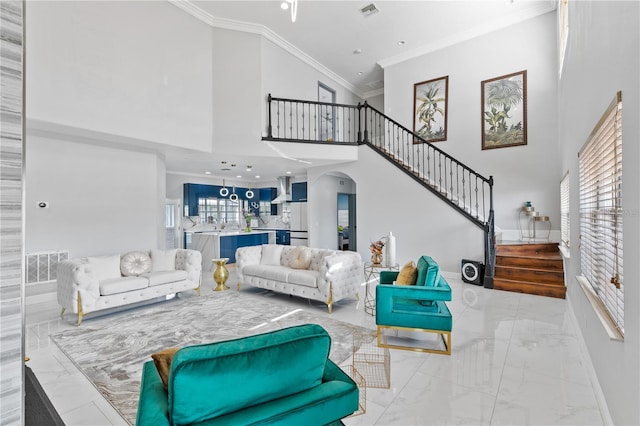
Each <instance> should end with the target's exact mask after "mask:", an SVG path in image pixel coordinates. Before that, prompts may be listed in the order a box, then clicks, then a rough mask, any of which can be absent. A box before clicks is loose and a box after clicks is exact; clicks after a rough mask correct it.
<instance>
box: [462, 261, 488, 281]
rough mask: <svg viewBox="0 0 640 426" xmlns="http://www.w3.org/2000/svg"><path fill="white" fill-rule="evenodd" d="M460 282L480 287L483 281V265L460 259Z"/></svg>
mask: <svg viewBox="0 0 640 426" xmlns="http://www.w3.org/2000/svg"><path fill="white" fill-rule="evenodd" d="M461 269H462V281H464V282H465V283H469V284H474V285H482V282H483V281H484V264H483V263H481V262H477V261H475V260H467V259H462V268H461Z"/></svg>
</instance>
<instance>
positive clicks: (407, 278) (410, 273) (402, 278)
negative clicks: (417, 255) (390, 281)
mask: <svg viewBox="0 0 640 426" xmlns="http://www.w3.org/2000/svg"><path fill="white" fill-rule="evenodd" d="M417 278H418V268H417V267H416V264H415V263H414V262H413V260H412V261H411V262H409V263H407V264H406V265H404V266H403V267H402V269H400V272H399V273H398V276H397V277H396V284H398V285H415V283H416V279H417Z"/></svg>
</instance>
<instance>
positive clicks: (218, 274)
mask: <svg viewBox="0 0 640 426" xmlns="http://www.w3.org/2000/svg"><path fill="white" fill-rule="evenodd" d="M228 261H229V259H228V258H222V259H213V263H215V264H216V270H215V271H213V280H214V281H215V282H216V283H217V284H218V286H217V287H216V288H214V289H213V291H224V290H229V287H227V286H226V285H225V283H226V282H227V278H229V270H228V269H227V267H226V266H225V264H226V263H227V262H228Z"/></svg>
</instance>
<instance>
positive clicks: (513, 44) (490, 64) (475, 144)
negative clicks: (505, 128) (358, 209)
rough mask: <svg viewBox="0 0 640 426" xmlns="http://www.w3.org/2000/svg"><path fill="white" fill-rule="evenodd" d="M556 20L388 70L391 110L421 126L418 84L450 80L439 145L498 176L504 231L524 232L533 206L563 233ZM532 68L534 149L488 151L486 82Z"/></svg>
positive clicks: (527, 25) (398, 118) (530, 129)
mask: <svg viewBox="0 0 640 426" xmlns="http://www.w3.org/2000/svg"><path fill="white" fill-rule="evenodd" d="M555 52H556V15H555V13H549V14H546V15H543V16H540V17H537V18H534V19H531V20H529V21H525V22H522V23H519V24H517V25H515V26H511V27H508V28H505V29H503V30H500V31H496V32H494V33H490V34H487V35H484V36H481V37H478V38H475V39H472V40H469V41H466V42H463V43H460V44H457V45H454V46H451V47H449V48H446V49H442V50H438V51H436V52H433V53H430V54H427V55H424V56H421V57H418V58H415V59H412V60H407V61H405V62H402V63H399V64H396V65H393V66H389V67H387V68H386V69H385V84H384V106H385V113H386V114H387V115H388V116H390V117H391V118H393V119H394V120H396V121H398V122H400V123H401V124H403V125H404V126H406V127H407V128H409V129H411V128H412V126H413V85H414V83H417V82H421V81H425V80H429V79H432V78H438V77H442V76H446V75H448V76H449V97H448V129H447V133H448V134H447V138H448V140H447V141H446V142H437V143H436V144H435V145H436V146H437V147H438V148H440V149H443V150H444V151H445V152H447V153H448V154H450V155H452V156H453V157H455V158H456V159H458V160H459V161H462V162H463V163H465V164H466V165H468V166H469V167H471V168H472V169H474V170H476V171H477V172H478V173H480V174H482V175H484V176H486V177H489V176H490V175H493V176H494V179H495V186H494V196H495V213H496V226H498V227H500V228H502V229H517V228H518V226H517V218H518V211H519V210H518V209H519V207H520V206H522V203H523V202H524V201H532V202H533V205H534V206H535V207H536V209H537V210H539V211H540V212H541V214H544V215H548V216H550V218H551V223H552V225H553V228H554V229H559V226H560V225H559V224H560V213H559V212H560V204H559V198H560V195H559V182H560V179H561V177H562V176H561V174H560V171H559V167H558V164H559V160H558V147H557V135H556V128H557V117H556V116H557V106H556V104H555V102H554V99H555V96H556V88H557V78H556V70H557V67H556V62H557V61H556V53H555ZM521 70H527V90H528V98H527V100H528V117H527V120H528V121H527V124H528V126H527V127H528V129H527V130H528V144H527V145H526V146H517V147H509V148H500V149H492V150H485V151H482V149H481V141H482V135H481V132H482V130H481V100H480V98H481V95H480V93H481V92H480V89H481V81H483V80H487V79H490V78H494V77H498V76H501V75H505V74H510V73H513V72H516V71H521Z"/></svg>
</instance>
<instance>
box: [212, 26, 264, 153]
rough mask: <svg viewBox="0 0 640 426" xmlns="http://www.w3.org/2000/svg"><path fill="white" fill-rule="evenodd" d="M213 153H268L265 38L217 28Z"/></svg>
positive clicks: (215, 29)
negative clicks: (264, 134)
mask: <svg viewBox="0 0 640 426" xmlns="http://www.w3.org/2000/svg"><path fill="white" fill-rule="evenodd" d="M212 31H213V57H214V61H213V74H212V80H213V94H212V97H213V102H214V110H213V116H212V119H213V129H214V137H213V152H214V153H218V152H220V153H225V152H232V153H236V154H237V153H239V152H243V151H246V150H247V149H250V150H251V152H252V153H253V154H254V155H260V154H262V153H264V154H268V149H267V148H266V147H265V146H264V144H263V143H262V141H261V140H260V138H261V136H262V135H261V133H260V129H261V128H260V123H261V118H262V115H261V113H262V109H263V104H264V103H266V100H265V98H263V97H262V96H261V95H262V92H261V90H260V74H261V70H262V65H261V57H260V39H261V36H259V35H256V34H250V33H243V32H239V31H231V30H224V29H220V28H213V29H212Z"/></svg>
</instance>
